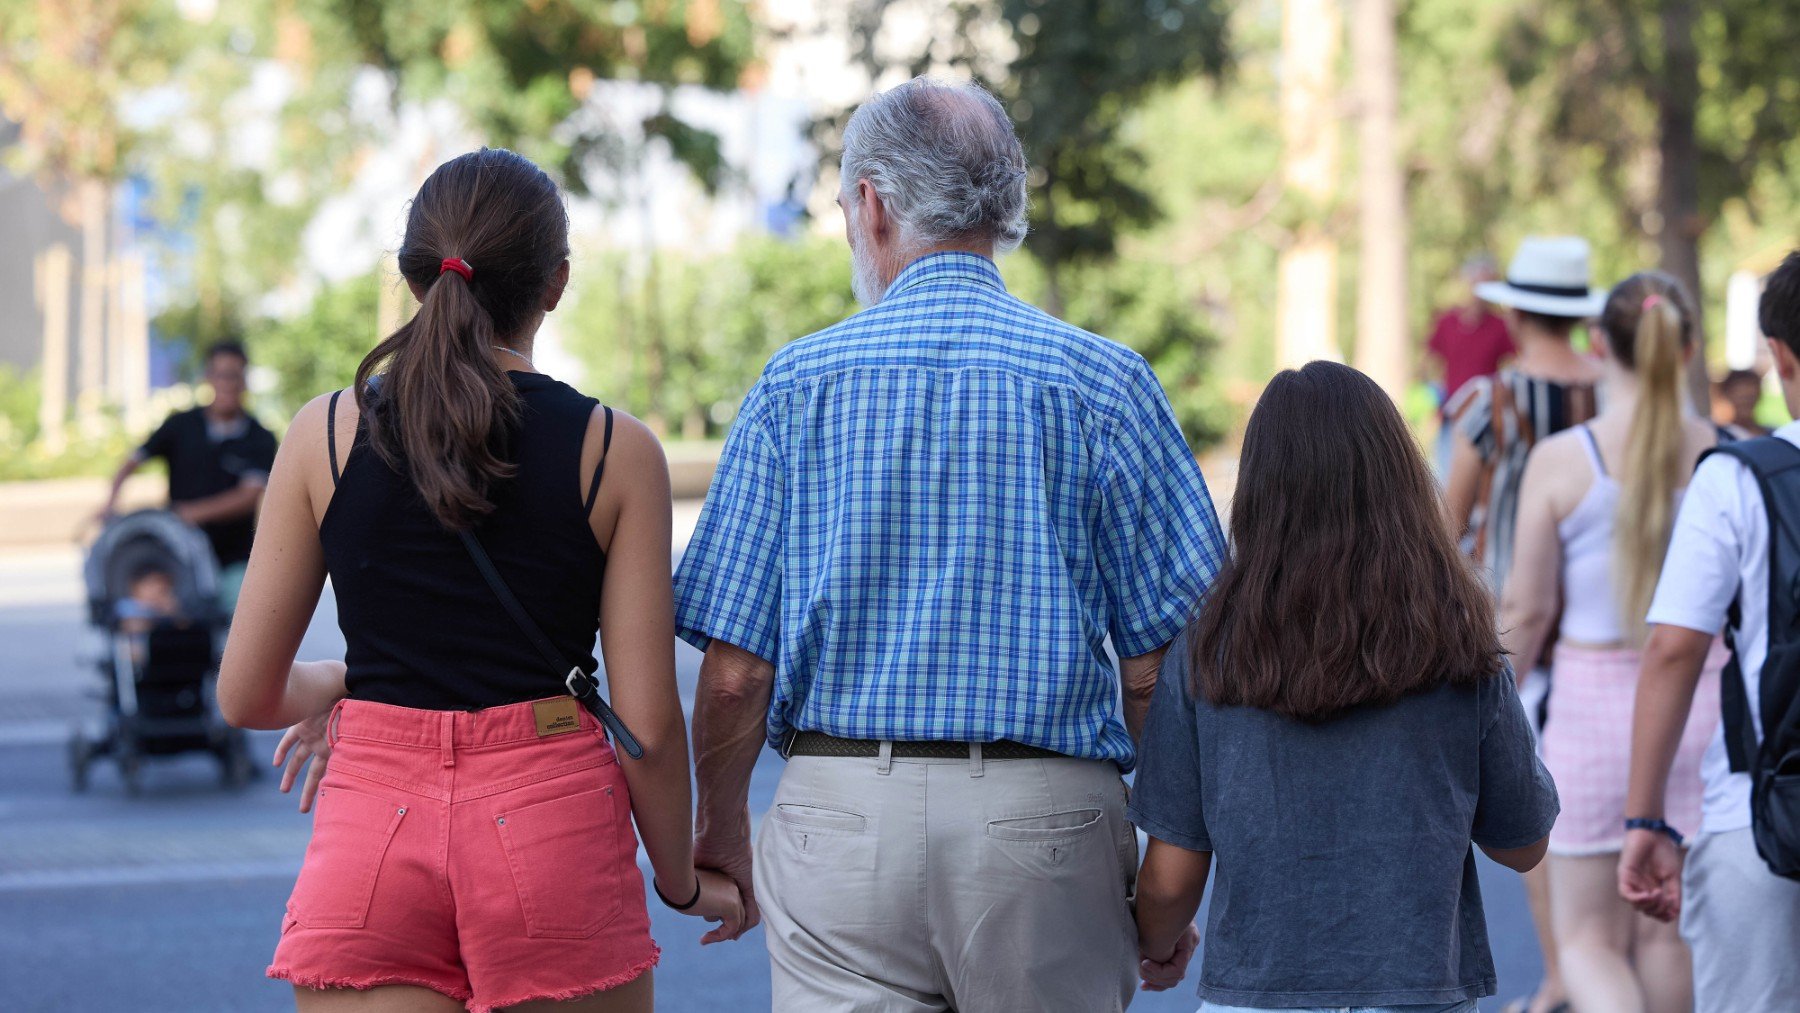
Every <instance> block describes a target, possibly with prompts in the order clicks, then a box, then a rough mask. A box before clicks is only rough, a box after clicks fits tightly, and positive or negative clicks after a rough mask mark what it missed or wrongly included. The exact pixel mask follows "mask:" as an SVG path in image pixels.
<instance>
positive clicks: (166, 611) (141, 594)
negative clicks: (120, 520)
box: [113, 561, 189, 665]
mask: <svg viewBox="0 0 1800 1013" xmlns="http://www.w3.org/2000/svg"><path fill="white" fill-rule="evenodd" d="M125 589H126V590H125V597H123V598H120V599H119V601H118V604H117V605H115V606H114V607H113V612H114V614H115V615H116V616H117V617H118V620H119V632H121V633H124V634H126V635H128V636H130V637H131V638H132V639H131V658H132V660H133V661H134V662H136V663H137V664H139V665H144V664H146V663H147V662H148V661H149V648H150V644H149V640H150V632H151V631H152V630H155V629H156V628H157V627H158V626H160V625H163V624H165V623H166V624H168V625H169V626H172V627H174V628H177V629H185V628H186V627H187V626H188V625H189V623H188V620H187V617H186V615H185V614H184V613H183V612H182V610H181V598H180V597H179V596H178V595H177V594H176V590H175V575H174V574H172V573H170V572H169V571H168V570H167V569H165V568H164V567H163V565H162V564H161V563H159V562H154V561H153V562H148V563H145V564H143V565H142V566H140V567H138V568H137V569H136V570H135V571H133V572H132V574H131V577H130V579H128V580H127V581H126V583H125Z"/></svg>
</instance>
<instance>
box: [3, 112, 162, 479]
mask: <svg viewBox="0 0 1800 1013" xmlns="http://www.w3.org/2000/svg"><path fill="white" fill-rule="evenodd" d="M16 132H17V128H16V126H14V125H12V124H8V123H0V148H4V147H6V146H7V145H9V144H11V143H12V142H13V140H14V136H15V134H16ZM119 190H120V191H121V192H120V193H118V194H115V195H114V196H113V199H111V200H110V201H107V202H105V207H106V208H107V209H109V210H110V213H108V212H107V211H102V213H101V214H100V215H99V217H98V218H97V220H95V221H94V222H93V226H94V228H93V229H92V233H91V235H90V234H88V233H86V232H84V230H83V228H82V224H83V223H84V216H85V215H86V214H87V213H88V211H89V210H90V209H88V208H85V207H84V206H83V205H82V202H81V201H80V200H79V199H78V198H77V197H76V195H75V194H73V193H67V194H65V193H54V192H50V191H46V190H45V189H44V188H42V187H40V186H39V185H38V184H37V182H36V181H35V180H32V179H28V178H24V177H21V176H18V175H15V174H12V173H10V172H6V171H5V170H0V221H4V222H6V223H7V238H8V241H7V242H5V243H0V305H4V306H6V307H7V308H8V312H6V313H4V314H0V363H3V364H5V365H6V366H8V367H10V368H11V370H13V371H14V372H15V373H16V374H17V375H18V376H22V377H23V376H28V377H32V378H34V379H35V382H36V384H37V386H38V390H39V410H38V433H39V435H40V437H41V438H42V439H43V440H44V441H45V442H46V444H47V445H48V446H50V447H51V448H52V449H54V448H56V447H58V446H60V445H61V444H62V442H63V441H64V440H65V439H66V436H67V427H68V426H69V425H70V424H75V425H78V426H81V427H83V428H84V429H88V430H92V429H95V428H98V427H100V426H102V425H103V424H104V420H105V419H106V417H107V416H108V415H118V416H121V417H123V418H124V419H125V420H126V421H127V423H128V424H134V425H141V422H142V417H143V415H144V413H145V411H146V409H147V405H148V398H149V393H150V384H151V376H150V336H149V321H148V315H147V308H146V296H145V285H146V263H145V259H144V256H143V253H142V251H141V249H140V247H139V244H138V243H137V242H136V237H137V234H138V229H137V227H136V223H135V221H134V220H133V216H132V215H131V214H130V211H131V210H132V209H133V208H135V207H136V202H135V201H134V200H132V199H130V197H131V188H130V187H121V188H119Z"/></svg>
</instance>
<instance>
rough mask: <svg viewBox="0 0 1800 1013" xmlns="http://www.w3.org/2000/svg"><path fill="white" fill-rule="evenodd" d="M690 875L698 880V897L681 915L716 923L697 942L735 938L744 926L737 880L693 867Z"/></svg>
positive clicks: (741, 897) (741, 898)
mask: <svg viewBox="0 0 1800 1013" xmlns="http://www.w3.org/2000/svg"><path fill="white" fill-rule="evenodd" d="M694 875H695V876H696V877H697V878H698V879H699V880H700V899H699V901H698V902H696V903H695V904H694V906H693V907H691V908H688V909H687V910H686V911H683V912H682V914H688V915H693V916H694V917H696V918H704V919H706V920H707V921H709V922H717V923H719V927H718V928H715V929H713V930H712V931H711V932H708V933H707V934H706V935H704V936H702V937H701V938H700V945H702V946H707V945H710V944H712V943H717V942H721V941H723V940H726V939H736V938H737V937H738V935H739V934H741V933H742V932H743V925H744V895H743V894H741V893H739V892H738V886H737V883H735V882H733V881H732V879H731V877H730V876H727V875H725V874H724V873H719V872H714V871H712V870H711V869H695V870H694Z"/></svg>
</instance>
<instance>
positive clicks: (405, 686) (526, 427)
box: [319, 372, 612, 710]
mask: <svg viewBox="0 0 1800 1013" xmlns="http://www.w3.org/2000/svg"><path fill="white" fill-rule="evenodd" d="M507 376H509V377H511V378H512V382H513V385H514V386H515V387H516V388H517V389H518V392H519V398H520V401H521V402H522V405H521V408H522V410H521V413H520V422H519V430H518V432H517V433H516V435H515V436H514V437H513V439H512V440H511V441H510V443H511V446H512V448H513V449H512V452H511V456H512V458H513V460H514V462H515V463H516V464H517V466H518V471H517V473H516V474H515V475H514V476H513V477H512V478H511V479H508V480H507V481H505V482H503V483H501V484H500V485H498V486H497V487H496V488H495V489H493V490H492V491H491V492H490V495H489V498H490V499H491V500H492V502H493V503H494V507H495V508H494V512H493V513H492V514H490V515H488V516H487V517H486V518H485V519H483V521H482V522H481V524H480V525H479V526H477V527H476V529H475V534H476V536H477V537H478V538H480V539H481V544H482V546H483V547H484V548H485V549H486V550H487V552H488V555H489V556H491V557H492V558H493V561H494V566H495V567H496V568H497V569H498V570H499V571H500V576H501V577H502V578H503V579H505V581H506V583H507V584H508V585H509V586H510V587H511V588H512V590H513V593H514V594H515V595H517V596H518V598H519V601H520V602H521V603H522V604H523V605H524V606H525V610H526V611H527V612H529V613H530V614H531V617H532V618H533V619H534V620H536V621H537V624H538V626H539V627H541V628H542V629H543V631H544V635H545V636H547V637H549V638H550V641H551V643H553V644H554V645H555V646H556V649H557V651H558V652H560V653H561V655H562V656H563V657H565V658H568V659H569V663H570V664H579V665H580V666H581V667H582V669H583V670H585V671H587V672H589V673H592V672H593V671H594V670H595V669H596V668H597V667H598V665H597V663H596V662H595V661H594V635H595V633H596V631H597V630H598V628H599V622H600V620H599V616H600V581H601V577H602V575H603V574H604V572H605V569H606V555H605V553H603V552H602V551H601V549H600V546H599V545H598V544H596V543H595V541H594V532H593V529H592V528H590V527H589V526H588V515H589V513H590V512H591V509H592V505H593V501H594V497H595V495H596V494H597V493H598V492H599V490H600V476H601V474H602V472H603V471H604V469H605V467H606V454H605V450H604V449H603V450H602V451H601V457H600V464H599V466H598V467H596V468H595V470H594V474H593V476H592V478H591V480H590V481H589V482H588V483H586V486H587V495H586V497H585V502H584V497H583V496H582V488H581V485H580V483H579V482H578V470H579V469H580V467H581V444H582V441H583V439H584V438H585V436H586V434H587V427H588V420H589V419H590V418H591V417H592V415H593V411H594V407H595V406H596V405H597V404H599V402H597V401H595V400H594V399H593V398H590V397H587V396H586V395H583V394H581V393H579V392H578V391H576V390H575V389H574V388H572V387H570V386H569V385H568V384H565V383H560V382H558V381H556V380H552V379H550V378H549V377H547V376H543V375H542V374H538V373H517V372H509V373H508V374H507ZM336 408H337V397H336V395H333V397H332V403H331V411H330V414H329V416H328V417H329V418H330V419H331V424H330V427H329V428H328V433H329V434H330V436H329V439H328V441H327V442H328V443H330V444H331V445H332V447H333V453H332V462H333V463H332V471H333V476H332V477H333V480H334V481H335V482H336V483H337V487H336V490H335V492H334V493H333V494H332V497H331V504H330V506H329V507H327V508H326V510H325V519H324V520H323V521H321V522H320V524H319V541H320V543H321V544H322V545H323V546H324V552H325V566H326V569H327V570H328V571H329V572H330V574H331V586H332V590H333V591H334V592H335V593H336V595H337V611H338V626H339V628H341V629H342V630H343V631H344V643H345V648H346V650H345V657H344V661H345V664H346V665H347V666H348V668H349V672H348V674H347V676H346V678H345V684H346V686H347V687H348V688H349V691H350V697H351V698H352V699H355V700H369V701H373V702H376V703H386V704H395V705H398V706H401V707H420V708H425V709H429V710H474V709H477V708H482V707H497V706H500V705H502V704H509V703H518V702H520V701H524V700H536V699H540V698H542V697H547V696H555V695H557V694H560V693H564V692H566V690H565V688H564V686H563V682H562V679H563V676H564V674H565V673H563V672H555V671H551V670H550V669H549V668H548V666H546V665H545V663H544V659H543V657H542V656H540V655H539V654H538V653H537V652H536V651H535V650H533V649H532V646H531V643H530V641H529V640H527V639H526V636H525V634H524V633H523V632H522V631H520V629H519V627H518V626H517V625H515V624H514V623H513V621H512V619H511V618H509V617H508V616H507V614H506V611H505V610H504V609H503V608H502V607H501V605H500V602H499V600H498V599H497V598H495V597H494V592H493V590H492V589H491V588H490V587H488V585H487V582H486V581H484V580H482V577H481V572H480V571H479V570H477V569H476V568H475V563H474V561H473V560H472V559H470V558H469V554H468V551H467V550H466V549H464V547H463V544H462V541H461V540H460V539H459V538H458V537H457V535H456V533H455V532H453V531H450V530H448V529H446V528H445V527H444V526H443V525H442V524H440V523H439V522H438V520H437V517H436V516H435V515H433V514H432V512H431V510H430V508H429V507H427V506H426V505H425V501H424V499H423V498H422V497H421V496H420V495H419V493H418V490H417V489H415V488H414V487H413V484H412V481H411V480H410V479H408V478H407V477H406V476H405V475H404V474H402V473H401V472H398V471H396V470H395V469H394V468H392V467H389V466H388V464H387V462H385V461H383V460H382V458H381V455H380V454H377V453H376V452H375V451H374V448H372V447H371V446H369V444H368V438H367V431H366V427H365V426H363V425H362V424H361V423H360V422H359V423H358V425H357V432H356V439H355V441H354V443H353V444H352V446H351V449H350V453H349V454H348V455H347V456H346V457H345V459H344V462H343V465H342V467H341V468H340V467H339V466H338V464H337V455H336V452H335V446H336V432H335V428H336V414H337V413H336ZM606 442H607V444H608V445H609V446H610V444H611V442H612V410H611V409H610V408H609V409H607V411H606Z"/></svg>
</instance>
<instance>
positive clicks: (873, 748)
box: [783, 732, 1068, 760]
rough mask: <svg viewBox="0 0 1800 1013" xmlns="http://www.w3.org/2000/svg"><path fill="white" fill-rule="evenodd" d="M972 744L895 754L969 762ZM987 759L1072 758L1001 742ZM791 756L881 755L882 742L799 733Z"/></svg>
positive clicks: (987, 750)
mask: <svg viewBox="0 0 1800 1013" xmlns="http://www.w3.org/2000/svg"><path fill="white" fill-rule="evenodd" d="M974 745H975V744H974V743H969V742H895V743H894V752H893V755H894V757H895V758H896V759H904V760H966V759H968V758H969V755H970V753H971V752H972V751H973V749H974ZM980 745H981V758H982V759H983V760H1041V759H1068V757H1066V756H1064V755H1063V754H1062V753H1058V752H1056V751H1055V750H1050V749H1041V748H1039V747H1037V746H1028V745H1026V744H1025V743H1023V742H1014V741H1012V740H1011V739H1001V740H1000V741H998V742H983V743H981V744H980ZM783 753H784V755H787V756H866V757H874V756H880V755H881V741H880V740H878V739H840V738H838V737H837V736H835V735H826V734H824V733H822V732H795V733H793V734H792V735H791V736H789V737H788V742H787V748H786V749H785V750H783Z"/></svg>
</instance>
